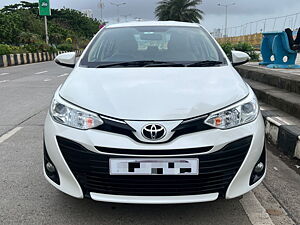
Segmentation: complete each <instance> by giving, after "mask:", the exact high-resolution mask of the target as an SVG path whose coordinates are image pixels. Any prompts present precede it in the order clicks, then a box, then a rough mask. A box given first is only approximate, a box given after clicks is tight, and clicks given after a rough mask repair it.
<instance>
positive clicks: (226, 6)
mask: <svg viewBox="0 0 300 225" xmlns="http://www.w3.org/2000/svg"><path fill="white" fill-rule="evenodd" d="M233 5H235V3H231V4H224V5H223V4H221V3H219V4H218V6H220V7H225V31H224V36H225V37H227V21H228V20H227V17H228V7H230V6H233Z"/></svg>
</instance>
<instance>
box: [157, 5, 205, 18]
mask: <svg viewBox="0 0 300 225" xmlns="http://www.w3.org/2000/svg"><path fill="white" fill-rule="evenodd" d="M201 3H202V0H162V1H160V2H159V3H158V5H157V7H156V9H155V15H156V17H157V18H158V20H163V21H166V20H174V21H182V22H193V23H199V22H200V20H203V14H204V12H203V11H202V10H200V9H198V8H197V6H198V5H200V4H201Z"/></svg>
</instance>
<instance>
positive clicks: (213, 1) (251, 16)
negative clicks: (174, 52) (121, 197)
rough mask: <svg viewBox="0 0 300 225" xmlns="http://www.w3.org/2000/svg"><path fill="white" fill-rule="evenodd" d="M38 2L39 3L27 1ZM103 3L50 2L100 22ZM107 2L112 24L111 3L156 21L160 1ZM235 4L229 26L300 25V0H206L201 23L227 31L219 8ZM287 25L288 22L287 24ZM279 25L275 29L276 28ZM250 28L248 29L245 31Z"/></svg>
mask: <svg viewBox="0 0 300 225" xmlns="http://www.w3.org/2000/svg"><path fill="white" fill-rule="evenodd" d="M27 1H30V2H36V1H37V0H27ZM99 1H100V0H50V5H51V7H53V8H62V7H66V8H74V9H78V10H82V9H92V10H93V15H94V16H95V17H96V18H99V19H100V8H98V6H97V5H98V3H99ZM102 1H103V2H104V6H105V7H104V9H103V17H104V19H105V20H106V21H109V22H110V23H116V21H117V8H116V6H113V5H112V4H111V2H114V3H122V2H126V5H123V6H120V8H119V9H120V15H121V17H120V18H121V21H125V17H124V16H126V15H127V18H128V20H133V19H134V18H142V19H143V20H154V19H155V16H154V13H153V12H154V10H155V6H156V4H157V2H158V1H159V0H102ZM17 2H19V0H0V8H2V7H3V6H4V5H8V4H14V3H17ZM226 2H227V4H231V3H235V5H233V6H230V7H228V27H235V26H240V25H242V24H245V23H249V22H252V21H257V20H260V19H264V18H270V17H277V16H284V15H289V14H295V13H299V15H298V16H296V15H295V16H289V17H286V18H285V17H283V18H281V19H277V20H276V22H275V23H274V19H273V20H267V22H266V27H267V28H266V29H267V30H271V29H273V28H275V29H276V30H281V29H283V28H284V27H287V26H295V27H294V28H296V26H300V0H203V2H202V4H201V5H199V7H198V8H199V9H201V10H203V11H204V13H205V15H204V20H203V21H202V22H201V24H202V25H204V26H205V27H206V28H207V29H208V30H209V31H213V30H214V29H215V28H221V29H224V27H225V8H224V7H219V6H218V3H221V4H226ZM284 22H285V23H284ZM274 24H275V26H274ZM263 27H264V21H262V22H259V23H253V24H251V28H250V25H247V27H246V26H245V27H243V28H231V29H228V32H229V33H239V32H250V31H252V32H254V31H255V30H260V29H263ZM245 29H247V30H245Z"/></svg>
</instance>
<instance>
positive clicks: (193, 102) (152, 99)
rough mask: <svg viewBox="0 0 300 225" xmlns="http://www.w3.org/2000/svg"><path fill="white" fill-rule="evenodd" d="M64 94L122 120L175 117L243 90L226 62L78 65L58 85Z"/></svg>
mask: <svg viewBox="0 0 300 225" xmlns="http://www.w3.org/2000/svg"><path fill="white" fill-rule="evenodd" d="M59 93H60V96H61V97H62V98H64V99H65V100H67V101H69V102H71V103H73V104H75V105H78V106H80V107H82V108H85V109H88V110H90V111H93V112H96V113H99V114H102V115H107V116H110V117H114V118H120V119H126V120H179V119H186V118H192V117H196V116H200V115H204V114H207V113H210V112H213V111H216V110H219V109H221V108H223V107H226V106H228V105H231V104H233V103H235V102H237V101H239V100H241V99H243V98H244V97H246V96H247V95H248V93H249V91H248V87H247V86H246V84H244V82H243V80H242V78H241V77H240V76H239V75H238V74H237V73H236V72H235V71H234V70H233V69H232V68H231V66H221V67H206V68H185V67H183V68H178V67H175V68H173V67H171V68H169V67H166V68H160V67H159V68H99V69H94V68H81V67H78V68H77V69H76V70H74V71H73V72H72V74H71V76H70V77H69V78H68V79H67V81H66V82H65V83H64V85H63V86H62V88H61V90H60V92H59Z"/></svg>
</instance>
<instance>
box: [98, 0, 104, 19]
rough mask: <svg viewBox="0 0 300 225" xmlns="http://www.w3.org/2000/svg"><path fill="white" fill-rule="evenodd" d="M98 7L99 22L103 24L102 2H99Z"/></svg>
mask: <svg viewBox="0 0 300 225" xmlns="http://www.w3.org/2000/svg"><path fill="white" fill-rule="evenodd" d="M98 7H99V8H100V17H101V21H102V22H103V8H104V3H103V2H102V0H100V2H99V4H98Z"/></svg>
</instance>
